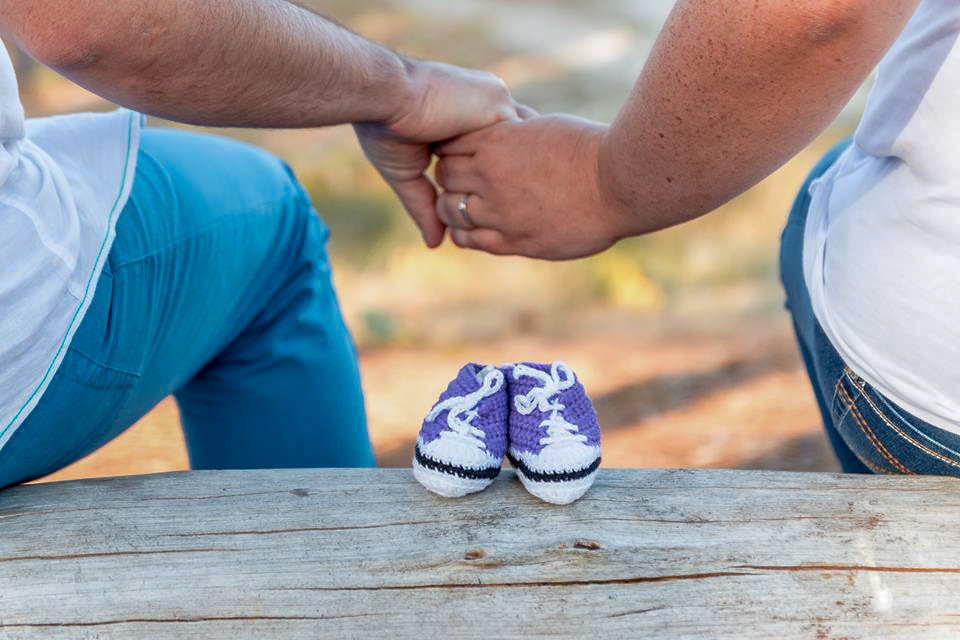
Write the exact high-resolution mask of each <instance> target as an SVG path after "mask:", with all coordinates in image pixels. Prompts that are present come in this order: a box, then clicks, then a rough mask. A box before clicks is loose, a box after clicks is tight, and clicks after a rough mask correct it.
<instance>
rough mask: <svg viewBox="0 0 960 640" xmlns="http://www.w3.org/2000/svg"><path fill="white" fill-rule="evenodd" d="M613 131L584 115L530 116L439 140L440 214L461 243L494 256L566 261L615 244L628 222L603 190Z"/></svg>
mask: <svg viewBox="0 0 960 640" xmlns="http://www.w3.org/2000/svg"><path fill="white" fill-rule="evenodd" d="M523 115H525V116H529V115H532V114H530V113H529V112H525V113H524V114H523ZM606 132H607V127H606V126H605V125H601V124H597V123H594V122H590V121H587V120H582V119H579V118H573V117H569V116H547V117H531V118H529V119H527V120H523V121H517V120H511V121H507V122H503V123H500V124H498V125H495V126H492V127H489V128H487V129H484V130H482V131H478V132H476V133H471V134H468V135H465V136H463V137H461V138H458V139H456V140H453V141H451V142H448V143H446V144H443V145H441V146H439V147H438V148H437V149H436V151H437V154H438V155H439V156H440V158H441V159H440V162H439V163H438V164H437V181H438V182H439V183H440V185H441V186H442V187H443V188H444V189H445V190H446V193H444V194H442V195H441V196H440V198H439V200H438V201H437V214H438V217H439V218H440V219H441V220H442V221H443V222H444V223H445V224H446V225H447V226H448V227H450V229H451V235H452V237H453V241H454V242H455V243H456V244H457V245H458V246H460V247H464V248H469V249H477V250H480V251H486V252H489V253H493V254H499V255H523V256H527V257H531V258H542V259H547V260H566V259H572V258H580V257H584V256H589V255H592V254H595V253H599V252H600V251H603V250H604V249H607V248H609V247H610V246H611V245H613V244H614V243H615V242H616V241H617V240H619V239H620V238H621V237H623V234H622V232H621V229H622V228H623V227H624V225H623V224H622V221H621V218H622V217H623V214H616V213H614V211H616V207H612V206H610V203H608V202H606V201H605V200H604V197H603V196H602V192H601V189H600V180H599V171H598V166H599V161H598V160H599V150H600V147H601V143H602V142H603V139H604V137H605V135H606ZM464 198H466V200H465V203H466V206H465V208H466V212H467V213H466V215H464V214H463V212H462V210H461V206H462V203H463V202H464Z"/></svg>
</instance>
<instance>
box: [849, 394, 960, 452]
mask: <svg viewBox="0 0 960 640" xmlns="http://www.w3.org/2000/svg"><path fill="white" fill-rule="evenodd" d="M860 396H861V397H862V398H863V399H864V400H865V401H866V403H867V404H868V405H870V408H871V409H873V411H874V413H876V414H877V415H878V416H879V417H880V419H881V420H883V421H884V422H885V423H886V425H887V426H888V427H890V428H891V429H893V431H894V432H895V433H896V434H897V435H899V436H900V437H901V438H903V439H904V440H906V441H907V442H908V443H910V444H912V445H913V446H915V447H916V448H918V449H920V450H921V451H924V452H926V453H927V454H929V455H931V456H933V457H934V458H937V459H938V460H940V461H942V462H944V463H946V464H948V465H950V466H952V467H957V468H960V462H956V461H954V460H951V459H950V458H947V457H946V456H943V455H941V454H939V453H937V452H936V451H934V450H932V449H930V448H928V447H926V446H925V445H923V444H921V443H919V442H917V441H916V440H914V439H913V438H911V437H910V436H908V435H907V434H906V433H904V432H903V431H901V430H900V428H899V427H897V426H896V425H894V424H893V422H892V421H891V420H890V419H889V418H887V416H886V415H885V414H884V413H883V411H881V410H880V407H878V406H877V405H876V403H874V402H873V400H872V399H871V398H870V397H869V396H868V395H867V394H866V393H861V394H860Z"/></svg>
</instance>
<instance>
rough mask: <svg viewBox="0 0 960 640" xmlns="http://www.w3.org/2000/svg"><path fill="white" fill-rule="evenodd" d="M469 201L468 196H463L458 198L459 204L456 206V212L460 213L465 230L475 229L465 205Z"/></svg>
mask: <svg viewBox="0 0 960 640" xmlns="http://www.w3.org/2000/svg"><path fill="white" fill-rule="evenodd" d="M469 200H470V194H469V193H468V194H465V195H464V196H463V197H462V198H460V204H459V205H457V211H459V212H460V217H462V218H463V221H464V222H466V223H467V230H470V229H475V228H476V227H477V225H475V224H473V220H472V219H471V218H470V214H469V213H468V212H467V204H468V202H469Z"/></svg>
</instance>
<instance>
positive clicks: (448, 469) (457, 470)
mask: <svg viewBox="0 0 960 640" xmlns="http://www.w3.org/2000/svg"><path fill="white" fill-rule="evenodd" d="M413 453H414V457H415V458H416V460H417V463H418V464H419V465H420V466H422V467H425V468H427V469H430V470H431V471H438V472H440V473H445V474H447V475H448V476H456V477H458V478H466V479H467V480H493V479H494V478H496V477H497V476H498V475H500V467H487V468H485V469H468V468H466V467H460V466H457V465H453V464H448V463H446V462H440V461H439V460H434V459H433V458H429V457H427V456H426V455H424V454H423V452H422V451H420V446H419V445H418V446H416V447H414V450H413Z"/></svg>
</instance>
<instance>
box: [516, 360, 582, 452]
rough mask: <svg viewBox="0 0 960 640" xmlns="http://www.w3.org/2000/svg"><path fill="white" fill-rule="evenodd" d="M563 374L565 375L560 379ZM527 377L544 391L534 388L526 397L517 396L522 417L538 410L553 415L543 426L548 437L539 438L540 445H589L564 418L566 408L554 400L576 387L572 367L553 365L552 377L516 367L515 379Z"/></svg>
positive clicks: (544, 372) (557, 400)
mask: <svg viewBox="0 0 960 640" xmlns="http://www.w3.org/2000/svg"><path fill="white" fill-rule="evenodd" d="M561 374H563V375H562V376H561ZM522 376H527V377H530V378H534V379H536V380H537V381H539V382H541V383H542V384H543V386H542V387H534V388H533V389H531V390H530V391H529V392H528V393H527V394H526V395H518V396H516V397H515V398H514V406H515V407H516V409H517V411H518V412H520V414H522V415H525V416H528V415H530V414H531V413H533V412H534V410H535V409H539V410H540V411H542V412H543V413H547V412H548V411H549V412H550V415H549V416H547V418H546V419H545V420H544V421H543V422H541V423H540V427H541V428H544V427H545V428H546V430H547V437H545V438H540V444H542V445H550V444H559V443H561V442H586V441H587V436H585V435H582V434H578V433H576V432H577V431H579V430H580V428H579V427H578V426H577V425H575V424H573V423H571V422H568V421H567V419H566V418H564V417H563V410H564V409H566V405H564V404H563V403H562V402H560V400H559V399H557V398H554V396H556V395H557V394H558V393H560V392H561V391H565V390H567V389H569V388H570V387H572V386H573V385H574V384H576V381H577V379H576V377H575V376H574V374H573V371H571V370H570V367H568V366H567V365H565V364H564V363H562V362H554V363H553V366H552V367H550V373H547V372H546V371H540V370H539V369H534V368H533V367H530V366H527V365H525V364H517V365H513V377H514V378H520V377H522Z"/></svg>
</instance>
